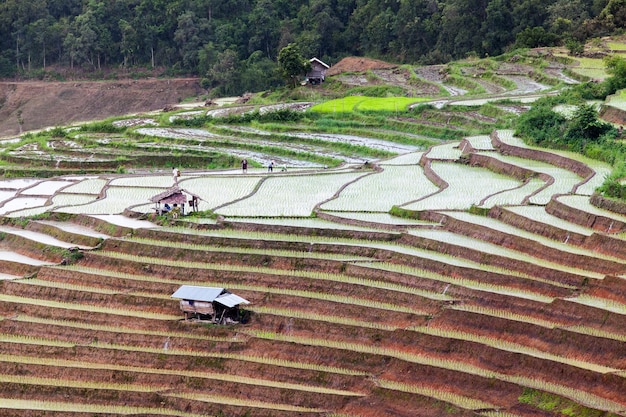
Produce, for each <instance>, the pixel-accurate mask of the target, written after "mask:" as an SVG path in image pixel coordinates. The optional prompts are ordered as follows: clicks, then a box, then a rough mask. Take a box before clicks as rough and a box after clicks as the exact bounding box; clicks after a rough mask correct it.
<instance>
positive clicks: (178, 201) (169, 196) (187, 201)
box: [150, 185, 200, 215]
mask: <svg viewBox="0 0 626 417" xmlns="http://www.w3.org/2000/svg"><path fill="white" fill-rule="evenodd" d="M198 200H200V197H199V196H197V195H196V194H194V193H191V192H189V191H187V190H185V189H183V188H180V187H178V185H175V186H173V187H171V188H168V189H167V190H165V191H163V192H162V193H159V194H157V195H155V196H154V197H152V198H150V201H151V202H153V203H154V204H155V206H154V210H155V212H156V213H157V214H165V213H166V212H168V211H171V208H172V207H174V205H176V207H179V211H180V214H182V215H184V214H185V207H188V209H187V212H188V213H189V212H193V211H198ZM166 204H167V206H169V207H170V210H166V209H165V205H166Z"/></svg>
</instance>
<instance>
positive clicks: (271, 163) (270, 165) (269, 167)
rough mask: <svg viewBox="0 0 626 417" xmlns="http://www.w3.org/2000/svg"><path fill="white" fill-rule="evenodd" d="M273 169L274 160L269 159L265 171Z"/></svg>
mask: <svg viewBox="0 0 626 417" xmlns="http://www.w3.org/2000/svg"><path fill="white" fill-rule="evenodd" d="M273 171H274V160H271V161H270V163H269V165H268V166H267V172H273Z"/></svg>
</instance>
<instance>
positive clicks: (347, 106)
mask: <svg viewBox="0 0 626 417" xmlns="http://www.w3.org/2000/svg"><path fill="white" fill-rule="evenodd" d="M428 100H429V99H428V98H426V97H419V98H418V97H412V98H411V97H367V96H349V97H343V98H338V99H335V100H329V101H326V102H324V103H321V104H317V105H315V106H313V107H311V109H310V110H311V111H313V112H319V113H345V112H353V111H356V110H358V111H385V112H395V111H402V112H404V111H405V110H406V109H407V107H408V106H409V105H411V104H414V103H419V102H423V101H428Z"/></svg>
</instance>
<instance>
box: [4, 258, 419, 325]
mask: <svg viewBox="0 0 626 417" xmlns="http://www.w3.org/2000/svg"><path fill="white" fill-rule="evenodd" d="M126 256H127V257H128V258H129V259H131V260H134V259H133V258H134V255H126ZM137 258H138V257H137ZM137 262H140V261H139V260H137ZM181 264H185V263H184V262H181ZM181 282H182V281H181ZM205 284H208V283H205ZM207 286H208V285H207ZM228 286H229V288H232V289H244V290H247V291H257V292H261V293H272V294H280V295H288V296H294V297H303V298H311V299H315V300H323V301H328V302H333V303H341V304H351V305H357V306H362V307H370V308H378V309H381V310H389V311H397V312H402V313H410V314H416V315H426V314H428V312H427V311H425V310H419V309H415V308H411V307H406V306H401V305H397V304H390V303H382V302H378V301H374V300H371V299H364V298H355V297H349V296H344V295H336V294H329V293H323V292H314V291H306V290H290V289H287V288H276V287H264V286H255V285H250V284H228ZM0 301H2V299H1V298H0ZM170 317H171V316H170Z"/></svg>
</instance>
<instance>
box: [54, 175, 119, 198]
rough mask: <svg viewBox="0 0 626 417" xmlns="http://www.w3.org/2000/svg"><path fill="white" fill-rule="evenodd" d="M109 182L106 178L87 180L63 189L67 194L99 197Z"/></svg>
mask: <svg viewBox="0 0 626 417" xmlns="http://www.w3.org/2000/svg"><path fill="white" fill-rule="evenodd" d="M107 182H108V181H107V180H106V179H104V178H86V179H83V180H81V181H79V182H78V183H76V184H74V185H70V186H69V187H66V188H64V189H63V192H64V193H67V194H93V195H98V194H100V193H101V192H102V189H103V188H104V186H105V185H106V184H107Z"/></svg>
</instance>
